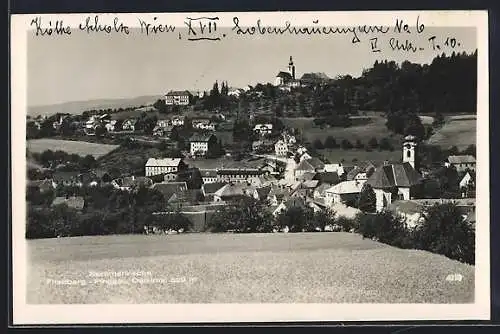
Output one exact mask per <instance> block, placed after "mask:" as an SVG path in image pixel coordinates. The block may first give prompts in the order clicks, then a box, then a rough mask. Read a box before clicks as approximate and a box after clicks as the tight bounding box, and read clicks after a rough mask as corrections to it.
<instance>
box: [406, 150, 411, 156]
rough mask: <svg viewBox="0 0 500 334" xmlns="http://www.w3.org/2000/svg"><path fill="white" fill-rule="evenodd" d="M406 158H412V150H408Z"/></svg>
mask: <svg viewBox="0 0 500 334" xmlns="http://www.w3.org/2000/svg"><path fill="white" fill-rule="evenodd" d="M406 157H407V158H410V157H411V151H410V150H407V151H406Z"/></svg>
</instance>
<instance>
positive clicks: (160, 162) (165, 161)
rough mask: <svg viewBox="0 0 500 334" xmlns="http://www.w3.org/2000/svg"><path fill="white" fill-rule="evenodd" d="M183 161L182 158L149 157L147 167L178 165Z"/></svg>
mask: <svg viewBox="0 0 500 334" xmlns="http://www.w3.org/2000/svg"><path fill="white" fill-rule="evenodd" d="M180 163H181V158H162V159H156V158H149V159H148V161H147V162H146V167H177V166H179V164H180Z"/></svg>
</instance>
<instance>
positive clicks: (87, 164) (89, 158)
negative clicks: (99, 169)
mask: <svg viewBox="0 0 500 334" xmlns="http://www.w3.org/2000/svg"><path fill="white" fill-rule="evenodd" d="M96 165H97V162H96V160H95V158H94V156H93V155H90V154H87V155H86V156H85V157H83V159H82V160H81V162H80V166H81V168H82V169H83V170H89V169H92V168H95V167H96Z"/></svg>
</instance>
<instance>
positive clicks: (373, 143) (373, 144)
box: [368, 137, 378, 149]
mask: <svg viewBox="0 0 500 334" xmlns="http://www.w3.org/2000/svg"><path fill="white" fill-rule="evenodd" d="M377 146H378V141H377V138H375V137H372V138H371V139H370V141H368V147H369V148H371V149H374V148H377Z"/></svg>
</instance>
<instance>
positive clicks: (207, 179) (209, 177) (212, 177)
mask: <svg viewBox="0 0 500 334" xmlns="http://www.w3.org/2000/svg"><path fill="white" fill-rule="evenodd" d="M200 174H201V179H202V180H203V183H216V182H217V170H216V169H200Z"/></svg>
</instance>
